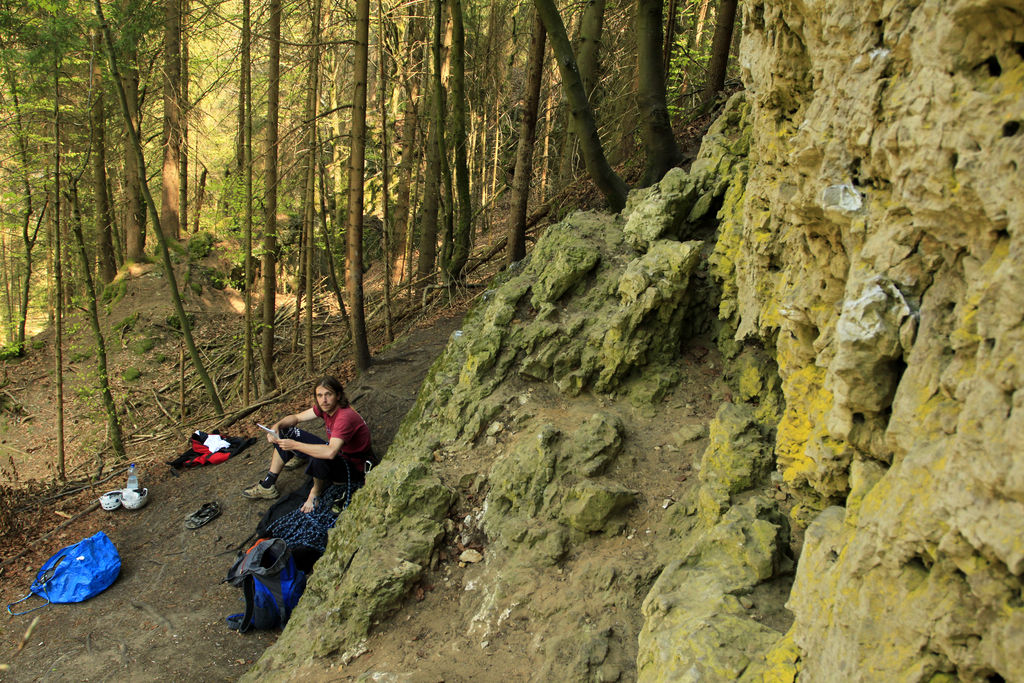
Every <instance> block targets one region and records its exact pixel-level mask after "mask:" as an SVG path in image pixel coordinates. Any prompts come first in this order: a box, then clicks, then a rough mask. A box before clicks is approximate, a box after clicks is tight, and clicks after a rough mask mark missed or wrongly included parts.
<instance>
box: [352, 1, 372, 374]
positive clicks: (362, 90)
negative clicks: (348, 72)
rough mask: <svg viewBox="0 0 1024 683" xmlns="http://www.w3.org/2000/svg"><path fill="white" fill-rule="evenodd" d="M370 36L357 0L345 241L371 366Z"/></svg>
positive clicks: (355, 313) (361, 350)
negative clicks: (366, 292) (366, 301)
mask: <svg viewBox="0 0 1024 683" xmlns="http://www.w3.org/2000/svg"><path fill="white" fill-rule="evenodd" d="M369 37H370V0H356V35H355V72H354V73H353V84H352V86H353V87H352V89H353V94H352V136H351V142H352V152H351V156H350V157H349V172H348V235H347V237H348V240H347V246H348V249H347V250H346V253H347V257H348V258H347V261H348V263H347V264H346V265H347V267H348V277H347V279H346V289H348V296H349V311H350V312H351V315H350V317H349V320H351V322H352V342H353V347H354V352H355V361H356V367H357V368H358V369H359V371H360V372H363V371H365V370H367V369H368V368H369V367H370V346H369V344H368V343H367V340H366V312H365V310H364V309H363V173H364V170H365V164H366V158H365V154H366V77H367V71H368V54H367V53H368V51H369V44H368V43H369Z"/></svg>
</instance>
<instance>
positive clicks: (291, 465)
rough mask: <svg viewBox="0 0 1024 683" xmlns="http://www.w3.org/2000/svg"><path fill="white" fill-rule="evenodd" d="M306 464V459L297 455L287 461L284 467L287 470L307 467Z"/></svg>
mask: <svg viewBox="0 0 1024 683" xmlns="http://www.w3.org/2000/svg"><path fill="white" fill-rule="evenodd" d="M305 465H306V459H305V458H300V457H298V456H296V457H293V458H292V459H291V460H289V461H288V462H286V463H285V464H284V468H285V469H286V470H297V469H299V468H300V467H305Z"/></svg>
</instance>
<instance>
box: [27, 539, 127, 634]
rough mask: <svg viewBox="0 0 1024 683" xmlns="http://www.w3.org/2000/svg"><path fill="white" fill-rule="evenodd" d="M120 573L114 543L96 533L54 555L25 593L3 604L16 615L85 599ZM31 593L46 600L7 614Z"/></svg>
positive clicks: (103, 587)
mask: <svg viewBox="0 0 1024 683" xmlns="http://www.w3.org/2000/svg"><path fill="white" fill-rule="evenodd" d="M120 573H121V556H120V555H118V554H117V548H115V547H114V542H113V541H111V540H110V538H109V537H108V536H107V535H106V534H105V533H103V532H102V531H97V532H96V534H95V535H93V536H90V537H89V538H85V539H82V540H81V541H79V542H78V543H73V544H71V545H69V546H67V547H65V548H62V549H60V550H58V551H57V552H56V553H54V555H53V557H51V558H50V559H48V560H47V561H46V562H44V563H43V566H42V567H41V568H40V569H39V573H38V574H36V580H35V581H33V582H32V585H31V586H30V587H29V592H28V594H27V595H26V596H25V597H23V598H22V599H21V600H17V601H16V602H12V603H11V604H10V605H7V612H8V613H9V614H11V615H14V616H18V615H21V614H28V613H29V612H32V611H34V610H37V609H39V608H40V607H46V605H48V604H50V603H52V602H56V603H67V602H82V601H83V600H88V599H89V598H91V597H92V596H94V595H96V594H98V593H101V592H103V591H105V590H106V589H107V588H108V587H109V586H110V584H112V583H114V580H115V579H117V576H118V574H120ZM33 593H35V594H36V595H38V596H39V597H41V598H43V599H44V600H46V603H45V604H42V605H39V606H37V607H33V608H32V609H28V610H25V611H24V612H13V611H11V607H13V606H14V605H17V604H18V603H20V602H24V601H25V600H28V599H29V597H31V596H32V594H33Z"/></svg>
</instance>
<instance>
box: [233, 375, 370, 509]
mask: <svg viewBox="0 0 1024 683" xmlns="http://www.w3.org/2000/svg"><path fill="white" fill-rule="evenodd" d="M317 417H319V418H323V421H324V429H325V430H326V431H327V441H324V440H323V439H321V438H320V437H319V436H317V435H316V434H311V433H309V432H307V431H304V430H302V429H299V428H298V427H296V426H295V425H297V424H298V423H300V422H306V421H308V420H312V419H314V418H317ZM270 429H271V432H272V433H271V432H268V433H267V441H269V442H270V443H272V444H274V452H273V454H272V455H271V457H270V470H269V471H268V472H267V476H265V477H264V478H263V479H262V480H261V481H259V482H257V483H256V484H253V485H252V486H250V487H249V488H247V489H245V490H244V491H242V495H244V496H245V497H246V498H254V499H258V498H271V499H272V498H277V497H278V496H279V495H280V493H279V492H278V490H277V477H278V475H279V474H280V473H281V470H282V469H283V468H285V467H286V466H287V467H288V469H293V467H296V466H301V464H302V462H303V460H308V465H307V466H306V474H308V475H310V476H311V477H313V489H312V490H311V491H310V492H309V497H308V498H307V499H306V502H305V503H303V504H302V511H303V512H312V511H313V509H314V508H315V506H316V502H317V499H318V498H319V497H320V494H321V493H322V492H323V491H324V489H325V488H327V486H328V482H338V483H344V482H346V481H347V482H350V484H351V486H352V489H353V490H355V489H357V488H359V487H360V486H362V485H363V483H364V481H365V476H366V472H367V471H369V469H370V467H371V466H372V463H374V462H376V455H375V454H374V452H373V446H372V445H371V443H370V429H369V427H367V426H366V422H365V421H363V418H362V417H360V415H359V413H357V412H356V411H355V410H354V409H353V408H352V406H350V405H349V403H348V398H346V396H345V389H344V387H343V386H342V385H341V382H339V381H338V380H337V379H335V378H334V377H330V376H328V377H324V378H323V379H321V380H320V381H319V382H318V383H317V385H316V400H315V401H314V403H313V407H312V408H309V409H308V410H304V411H302V412H301V413H295V414H293V415H287V416H285V417H282V418H281V419H280V420H278V421H277V422H275V423H274V425H273V426H272V427H271V428H270ZM293 458H295V459H296V460H295V461H294V462H295V463H297V464H295V465H291V464H290V463H291V461H292V459H293Z"/></svg>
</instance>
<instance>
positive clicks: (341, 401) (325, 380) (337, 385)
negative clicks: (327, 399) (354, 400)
mask: <svg viewBox="0 0 1024 683" xmlns="http://www.w3.org/2000/svg"><path fill="white" fill-rule="evenodd" d="M320 387H323V388H324V389H330V390H331V391H333V392H334V395H335V396H337V397H338V407H339V408H348V397H347V396H345V387H344V386H342V384H341V382H339V381H338V378H336V377H334V376H332V375H324V376H323V377H322V378H320V381H319V382H317V383H316V386H315V387H313V398H314V400H315V399H316V390H317V389H318V388H320Z"/></svg>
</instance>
